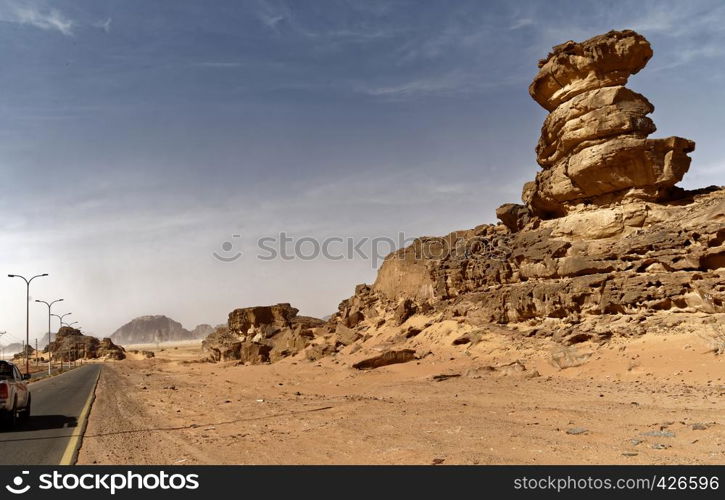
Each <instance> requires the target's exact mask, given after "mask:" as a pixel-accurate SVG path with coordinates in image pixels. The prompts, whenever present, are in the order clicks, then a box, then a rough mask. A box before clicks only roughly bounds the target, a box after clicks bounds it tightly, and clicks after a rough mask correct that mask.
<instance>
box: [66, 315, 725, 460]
mask: <svg viewBox="0 0 725 500" xmlns="http://www.w3.org/2000/svg"><path fill="white" fill-rule="evenodd" d="M461 329H462V327H461V326H460V325H458V324H457V323H456V322H455V321H444V322H442V323H439V324H436V325H434V327H432V328H429V329H426V331H424V333H423V334H421V335H419V336H418V337H416V339H414V341H411V344H412V347H414V348H416V350H417V353H419V356H420V359H418V360H414V361H411V362H408V363H403V364H396V365H390V366H385V367H381V368H377V369H374V370H369V371H361V370H356V369H354V368H352V366H351V365H352V363H353V362H354V361H356V360H358V359H360V358H363V357H365V355H366V354H365V353H366V352H374V351H376V350H381V349H386V348H387V347H386V344H385V341H384V340H381V339H384V336H381V335H379V336H376V337H374V338H371V339H370V340H368V341H367V342H366V344H370V345H369V346H367V347H365V348H363V349H361V350H360V351H358V352H355V353H350V352H345V351H343V352H340V353H338V354H337V355H336V356H333V357H328V358H323V359H321V360H319V361H314V362H311V361H308V360H306V359H305V358H304V356H302V355H299V356H297V357H295V358H287V359H285V360H282V361H280V362H277V363H274V364H269V365H250V366H240V365H235V364H234V363H232V362H228V363H216V364H214V363H207V362H199V359H200V358H202V357H203V354H202V352H201V350H200V347H199V345H198V344H192V345H189V344H186V345H175V346H173V345H169V346H165V345H163V344H162V345H161V346H160V348H156V357H155V358H151V359H127V360H124V361H118V362H107V363H106V364H105V366H104V370H103V373H102V376H101V379H100V382H99V385H98V388H97V391H96V400H95V403H94V405H93V409H92V412H91V416H90V421H89V425H88V428H87V432H86V435H85V438H84V440H83V445H82V448H81V451H80V455H79V460H78V463H80V464H438V463H442V464H724V463H725V422H724V421H723V417H724V416H725V400H724V399H723V396H724V395H725V356H722V355H717V354H716V353H715V352H713V350H712V345H710V344H709V343H708V341H707V338H706V336H703V335H702V334H701V333H700V332H689V333H687V332H686V333H672V334H662V333H652V334H647V335H644V336H641V337H637V338H634V339H613V340H611V341H610V342H608V343H606V344H604V345H596V344H591V343H584V344H578V345H576V346H572V347H569V348H562V347H561V346H558V345H556V344H554V343H553V342H551V341H547V340H533V339H527V340H526V341H525V342H517V341H512V340H511V339H510V338H508V337H507V336H506V335H505V334H501V333H497V332H496V331H492V332H490V333H489V334H487V335H486V336H484V338H483V339H481V341H480V342H478V343H476V344H475V345H471V344H468V345H466V346H452V345H451V339H455V338H456V337H457V336H459V335H460V334H461ZM562 349H564V350H565V352H563V351H562ZM132 357H133V356H132ZM562 357H564V358H566V359H568V360H570V362H569V363H562V362H561V361H559V362H558V363H557V362H554V361H553V360H555V359H558V360H561V359H562ZM557 364H558V365H560V366H561V365H565V367H564V368H560V367H559V366H556V365H557ZM566 365H571V366H566ZM441 375H442V376H443V377H438V376H441ZM446 376H450V377H446Z"/></svg>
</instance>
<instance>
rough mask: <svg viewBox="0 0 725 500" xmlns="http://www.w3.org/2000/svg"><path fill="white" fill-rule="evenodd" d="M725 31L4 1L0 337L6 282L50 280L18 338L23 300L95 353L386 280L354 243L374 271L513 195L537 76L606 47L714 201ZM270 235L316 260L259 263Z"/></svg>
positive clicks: (427, 4) (314, 303) (711, 11)
mask: <svg viewBox="0 0 725 500" xmlns="http://www.w3.org/2000/svg"><path fill="white" fill-rule="evenodd" d="M723 25H725V5H724V4H722V2H719V1H713V2H709V1H691V2H678V1H671V2H670V1H637V2H634V1H633V2H621V1H614V2H600V1H572V2H568V1H550V2H539V1H533V0H530V1H522V2H515V1H501V2H480V1H467V0H459V1H456V2H449V1H444V0H439V1H436V0H429V1H422V0H421V1H408V0H389V1H382V0H365V1H352V0H334V1H333V0H315V1H309V2H299V1H294V0H289V1H285V0H234V1H225V0H215V1H214V2H206V1H202V0H194V1H190V0H56V1H52V2H51V1H41V0H26V1H13V0H0V46H2V50H1V51H0V68H2V70H1V71H0V181H1V182H2V186H3V187H4V189H3V194H2V196H0V276H1V277H0V331H3V330H6V331H7V332H9V334H8V335H7V336H6V338H5V339H3V340H2V342H3V343H8V342H11V341H17V340H20V339H21V338H23V337H24V334H25V284H24V283H23V282H22V281H21V280H20V279H17V278H14V279H10V278H6V277H5V275H6V274H8V273H15V274H27V275H34V274H39V273H49V276H48V277H45V278H38V279H37V280H35V281H33V283H32V285H31V310H30V313H31V315H30V330H31V337H36V336H39V335H42V334H43V332H45V331H46V330H47V309H46V308H45V306H43V305H41V304H36V303H34V302H32V300H34V299H40V300H53V299H56V298H60V297H62V298H64V302H63V303H61V304H57V305H56V306H54V312H58V313H65V312H72V315H71V316H69V317H68V318H67V319H68V321H78V324H77V325H76V326H81V327H83V330H84V331H85V332H87V333H91V334H94V335H97V336H107V335H110V334H111V333H113V331H114V330H115V329H116V328H118V327H119V326H121V325H122V324H124V323H126V322H127V321H129V320H130V319H132V318H134V317H136V316H140V315H145V314H165V315H167V316H169V317H172V318H174V319H176V320H177V321H180V322H181V323H182V324H183V325H184V326H185V327H187V328H193V327H194V326H195V325H196V324H199V323H211V324H219V323H224V322H225V321H226V318H227V314H228V313H229V312H230V311H231V310H232V309H234V308H237V307H247V306H253V305H263V304H271V303H277V302H290V303H292V304H293V305H294V306H296V307H298V308H299V309H300V310H301V312H302V313H304V314H309V315H317V316H322V315H326V314H330V313H332V312H334V311H335V310H336V309H337V305H338V303H339V302H340V301H341V300H343V299H344V298H346V297H349V296H350V295H352V293H353V291H354V286H355V285H356V284H358V283H363V282H368V283H370V282H372V281H373V280H374V279H375V268H376V267H378V266H379V265H380V262H379V260H376V259H372V258H371V257H370V254H371V251H370V246H371V245H373V244H372V243H370V242H369V240H366V238H368V239H372V238H378V240H376V243H375V245H378V251H377V252H376V254H380V255H384V254H385V253H387V251H388V250H387V249H386V247H385V244H387V240H384V241H383V240H380V238H392V239H394V240H397V239H399V238H400V237H404V238H413V237H416V236H421V235H442V234H446V233H448V232H451V231H453V230H457V229H466V228H471V227H474V226H476V225H479V224H482V223H493V222H495V215H494V211H495V208H496V207H497V206H498V205H500V204H502V203H506V202H517V201H519V200H520V194H521V187H522V185H523V183H524V182H526V181H527V180H531V179H533V178H534V175H535V174H536V171H537V169H538V166H537V164H536V162H535V154H534V146H535V144H536V141H537V139H538V135H539V130H540V127H541V124H542V122H543V120H544V118H545V116H546V113H545V111H544V110H543V109H542V108H541V107H539V106H538V105H537V104H536V103H535V102H534V101H533V100H532V99H531V98H530V96H529V95H528V90H527V88H528V85H529V83H530V82H531V80H532V78H533V76H534V75H535V74H536V71H537V66H536V64H537V61H538V60H539V59H541V58H543V57H545V56H546V54H547V53H548V52H549V50H550V49H551V47H552V46H553V45H556V44H558V43H562V42H564V41H567V40H570V39H572V40H576V41H581V40H584V39H586V38H589V37H591V36H594V35H597V34H600V33H604V32H606V31H609V30H610V29H627V28H629V29H635V30H637V31H639V32H640V33H642V34H643V35H645V36H646V37H647V38H648V40H649V41H650V42H651V44H652V46H653V48H654V54H655V55H654V57H653V59H652V60H651V61H650V63H649V64H648V66H647V67H646V68H645V69H644V70H643V71H641V72H640V73H639V74H638V75H635V76H634V77H632V78H631V79H630V84H629V86H630V87H631V88H632V89H633V90H635V91H638V92H641V93H643V94H644V95H645V96H647V97H648V98H649V100H650V101H651V102H652V103H653V104H654V105H655V107H656V110H655V112H654V113H653V115H652V118H653V120H654V121H655V123H656V124H657V126H658V131H657V132H656V134H655V135H654V136H653V137H666V136H670V135H679V136H682V137H687V138H690V139H693V140H695V141H696V143H697V150H696V151H695V152H694V153H693V154H692V158H693V163H692V166H691V170H690V173H689V174H688V175H687V177H686V178H685V180H684V182H683V183H682V185H683V186H684V187H688V188H694V187H701V186H707V185H711V184H718V185H722V184H725V182H724V181H725V148H723V144H722V137H723V132H722V131H723V130H725V113H724V112H723V111H725V91H724V90H723V89H724V88H725V64H723V63H724V62H725V61H724V59H725V30H723V28H722V26H723ZM280 234H285V235H287V236H288V237H289V238H291V239H292V241H294V242H297V243H299V244H300V246H299V248H300V250H301V251H302V252H303V253H304V254H305V255H307V256H308V257H309V258H291V259H283V258H281V257H280V256H278V257H277V258H272V259H268V258H264V259H262V258H260V255H261V254H264V255H266V256H269V252H261V251H260V243H259V241H260V239H261V238H269V239H268V240H266V241H272V240H271V239H272V238H274V239H275V240H276V241H279V239H280V237H279V235H280ZM399 235H403V236H399ZM330 238H342V239H343V240H344V241H345V243H342V244H339V245H337V246H336V247H335V248H336V249H337V250H339V251H336V253H335V255H330V256H329V257H323V256H318V257H315V256H314V255H313V253H314V249H315V248H314V243H311V241H317V242H324V241H329V239H330ZM303 239H307V241H306V243H304V244H303V243H302V242H303V241H304V240H303ZM333 241H335V242H338V240H333ZM348 241H352V242H353V243H354V244H355V245H358V244H359V245H362V247H363V251H364V252H365V253H366V254H367V256H361V255H360V254H359V253H353V254H352V255H344V254H345V252H341V250H342V248H343V247H345V245H347V242H348ZM366 241H367V243H365V242H366ZM380 241H383V243H384V244H382V246H381V244H380ZM305 244H306V245H307V247H305V246H304V245H305ZM277 245H279V243H277ZM267 246H269V245H267ZM333 246H334V245H333ZM305 249H306V250H305ZM365 249H367V250H365ZM240 252H241V255H239V253H240ZM215 254H216V256H215ZM219 257H221V258H222V259H225V260H227V261H226V262H225V261H224V260H221V259H220V258H219ZM333 257H334V258H333ZM338 257H343V258H338ZM71 318H72V319H71ZM55 329H57V320H55V319H54V322H53V330H55Z"/></svg>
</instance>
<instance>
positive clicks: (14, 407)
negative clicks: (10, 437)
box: [0, 360, 30, 428]
mask: <svg viewBox="0 0 725 500" xmlns="http://www.w3.org/2000/svg"><path fill="white" fill-rule="evenodd" d="M28 379H30V375H29V374H25V375H22V374H21V373H20V370H18V367H17V366H15V365H14V364H13V363H9V362H7V361H2V360H0V419H1V420H2V424H3V427H10V428H12V427H14V426H15V424H16V423H17V421H18V419H23V420H26V419H27V418H28V417H30V391H29V390H28V384H27V383H26V382H25V381H26V380H28Z"/></svg>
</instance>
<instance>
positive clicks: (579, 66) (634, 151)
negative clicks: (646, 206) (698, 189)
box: [509, 31, 695, 227]
mask: <svg viewBox="0 0 725 500" xmlns="http://www.w3.org/2000/svg"><path fill="white" fill-rule="evenodd" d="M651 57H652V49H651V47H650V45H649V43H648V42H647V40H646V39H645V38H644V37H643V36H641V35H639V34H637V33H635V32H633V31H611V32H609V33H607V34H605V35H600V36H596V37H594V38H591V39H589V40H586V41H584V42H581V43H576V42H573V41H569V42H566V43H564V44H561V45H557V46H556V47H554V49H553V51H552V52H551V53H550V54H549V55H548V57H547V58H546V59H542V60H541V61H540V62H539V72H538V74H537V75H536V77H535V78H534V81H533V82H532V83H531V86H530V87H529V93H530V94H531V96H532V97H533V98H534V100H536V102H538V103H539V104H540V105H541V106H543V107H544V108H545V109H546V110H548V111H549V112H550V113H549V116H548V117H547V118H546V120H545V121H544V125H543V127H542V128H541V137H540V139H539V143H538V145H537V147H536V158H537V161H538V163H539V165H540V166H541V167H542V169H543V170H542V171H540V172H539V173H538V174H537V175H536V180H534V181H533V182H530V183H527V184H526V185H525V186H524V191H523V196H522V197H523V200H524V202H525V204H526V206H527V207H528V209H529V211H530V212H531V213H532V214H534V215H536V216H539V217H542V218H551V217H559V216H562V215H565V214H567V213H569V212H570V211H571V210H572V209H573V208H574V207H576V206H577V205H581V204H596V205H606V204H610V203H613V202H618V201H621V200H627V199H644V200H652V201H656V200H660V201H662V200H666V199H668V197H671V193H672V187H673V186H674V185H675V184H676V183H677V182H679V181H680V180H681V179H682V176H683V175H684V174H685V172H687V170H688V168H689V166H690V158H689V157H688V156H687V154H688V153H690V152H692V151H693V150H694V149H695V143H694V142H692V141H690V140H688V139H682V138H680V137H669V138H666V139H647V136H649V135H650V134H651V133H653V132H654V131H655V129H656V127H655V125H654V123H653V122H652V120H651V119H650V118H649V117H648V116H647V115H648V114H650V113H652V112H653V111H654V106H652V104H651V103H650V102H649V101H648V100H647V99H646V98H645V97H644V96H642V95H640V94H638V93H636V92H633V91H631V90H629V89H628V88H626V87H625V86H624V85H625V84H626V83H627V79H628V78H629V76H630V75H633V74H635V73H637V72H639V71H640V70H641V69H642V68H644V66H645V64H647V61H649V59H650V58H651ZM509 227H511V226H510V225H509Z"/></svg>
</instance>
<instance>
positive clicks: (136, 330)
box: [111, 315, 194, 345]
mask: <svg viewBox="0 0 725 500" xmlns="http://www.w3.org/2000/svg"><path fill="white" fill-rule="evenodd" d="M193 338H194V337H193V336H192V334H191V332H190V331H189V330H187V329H186V328H184V327H183V326H181V323H179V322H178V321H174V320H173V319H171V318H167V317H166V316H162V315H156V316H140V317H138V318H135V319H133V320H131V321H129V322H128V323H126V324H125V325H123V326H122V327H121V328H119V329H118V330H116V331H115V332H113V334H112V335H111V339H113V341H114V342H116V343H119V344H124V345H129V344H154V343H157V342H173V341H180V340H191V339H193Z"/></svg>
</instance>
